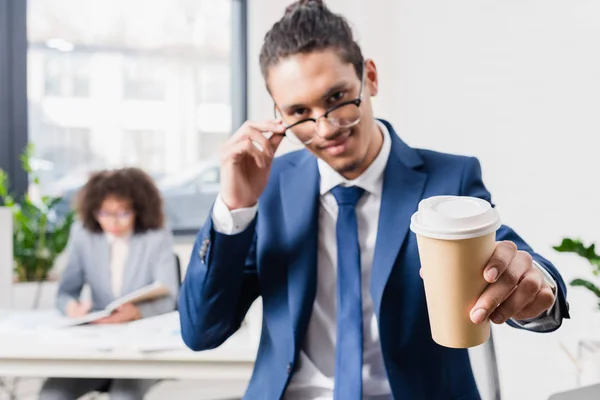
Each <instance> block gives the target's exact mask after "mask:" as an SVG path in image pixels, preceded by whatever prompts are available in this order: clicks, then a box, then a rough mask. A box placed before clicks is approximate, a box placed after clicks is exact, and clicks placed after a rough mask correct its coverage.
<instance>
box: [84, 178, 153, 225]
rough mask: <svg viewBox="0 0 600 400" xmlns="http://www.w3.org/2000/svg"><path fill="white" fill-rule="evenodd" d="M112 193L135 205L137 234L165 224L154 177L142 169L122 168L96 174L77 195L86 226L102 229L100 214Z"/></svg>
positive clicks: (133, 207)
mask: <svg viewBox="0 0 600 400" xmlns="http://www.w3.org/2000/svg"><path fill="white" fill-rule="evenodd" d="M111 196H114V197H116V198H118V199H122V200H125V201H128V202H129V203H130V204H131V208H132V210H133V212H134V213H135V228H134V230H135V232H136V233H143V232H146V231H148V230H155V229H160V228H162V227H163V226H164V223H165V216H164V213H163V200H162V197H161V195H160V192H159V190H158V188H157V187H156V185H155V184H154V181H153V180H152V178H151V177H150V176H149V175H148V174H147V173H145V172H144V171H142V170H141V169H139V168H122V169H115V170H105V171H98V172H95V173H93V174H92V175H91V176H90V179H89V180H88V181H87V183H86V184H85V186H84V187H83V188H82V189H81V190H80V191H79V193H78V194H77V197H76V199H75V209H76V211H77V214H78V216H79V219H80V220H81V222H82V224H83V227H84V228H86V229H87V230H89V231H91V232H98V233H100V232H102V228H101V227H100V224H99V223H98V221H97V220H96V213H97V212H98V211H99V210H100V207H101V206H102V203H103V202H104V200H105V199H106V198H108V197H111Z"/></svg>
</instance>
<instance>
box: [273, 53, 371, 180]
mask: <svg viewBox="0 0 600 400" xmlns="http://www.w3.org/2000/svg"><path fill="white" fill-rule="evenodd" d="M267 84H268V87H269V90H270V92H271V95H272V96H273V99H274V101H275V104H276V107H277V109H278V111H279V113H280V115H281V117H282V118H283V121H284V123H286V124H287V125H291V124H293V123H294V122H297V121H300V120H302V119H305V118H315V119H316V118H319V117H321V116H322V115H323V114H324V113H325V112H326V111H327V110H328V109H330V108H331V107H334V106H335V105H338V104H341V103H343V102H346V101H349V100H354V99H356V98H357V97H358V96H359V94H360V91H361V79H360V78H359V77H358V76H357V74H356V70H355V69H354V66H353V65H352V64H349V63H346V62H344V61H343V60H342V59H341V58H340V57H339V55H338V54H337V53H336V52H335V51H334V50H325V51H320V52H312V53H308V54H297V55H293V56H290V57H288V58H286V59H284V60H282V61H280V62H279V63H278V64H276V65H274V66H272V67H271V68H270V69H269V76H268V82H267ZM376 88H377V72H376V69H375V65H374V64H373V63H372V62H371V61H367V62H366V63H365V87H364V88H363V89H362V93H363V94H362V99H363V101H362V103H361V105H360V113H361V118H360V122H359V123H358V124H357V125H355V126H352V127H350V128H339V127H336V126H334V125H332V124H331V123H329V122H328V121H327V120H326V119H324V118H321V119H320V120H319V122H318V124H317V125H316V135H315V136H314V139H313V141H312V142H311V143H310V144H308V145H307V146H306V147H307V148H308V149H309V150H310V151H311V152H312V153H313V154H315V155H316V156H317V157H319V158H321V159H322V160H324V161H325V162H327V163H328V164H329V165H331V167H333V168H334V169H335V170H336V171H338V172H339V173H340V174H342V175H344V176H346V177H353V176H355V175H358V174H360V173H361V172H362V171H364V169H365V168H366V167H367V166H368V165H369V164H370V163H371V161H372V160H373V158H374V157H375V155H376V154H377V152H378V151H379V148H378V146H379V145H380V142H381V140H378V139H380V138H378V137H377V136H376V132H378V130H377V128H376V125H375V122H374V119H373V112H372V108H371V101H370V96H371V95H374V94H375V93H376V90H377V89H376ZM356 111H357V112H358V110H356ZM306 124H308V125H309V126H315V125H314V124H313V123H312V122H308V123H306Z"/></svg>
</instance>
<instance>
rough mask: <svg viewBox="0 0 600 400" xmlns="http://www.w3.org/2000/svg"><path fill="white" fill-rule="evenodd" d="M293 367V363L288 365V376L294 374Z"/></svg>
mask: <svg viewBox="0 0 600 400" xmlns="http://www.w3.org/2000/svg"><path fill="white" fill-rule="evenodd" d="M292 367H293V365H292V363H291V362H290V363H288V365H287V373H288V374H291V373H292Z"/></svg>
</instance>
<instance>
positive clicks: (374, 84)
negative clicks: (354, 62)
mask: <svg viewBox="0 0 600 400" xmlns="http://www.w3.org/2000/svg"><path fill="white" fill-rule="evenodd" d="M364 68H365V85H366V86H367V88H368V89H369V94H370V95H371V96H377V93H378V92H379V74H378V72H377V66H376V65H375V62H374V61H373V60H371V59H367V60H365V67H364Z"/></svg>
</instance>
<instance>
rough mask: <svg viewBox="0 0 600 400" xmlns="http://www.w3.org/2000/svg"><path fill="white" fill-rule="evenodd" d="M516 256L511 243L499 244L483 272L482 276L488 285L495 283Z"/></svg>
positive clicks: (515, 249) (513, 245)
mask: <svg viewBox="0 0 600 400" xmlns="http://www.w3.org/2000/svg"><path fill="white" fill-rule="evenodd" d="M516 254H517V246H516V245H515V244H514V243H513V242H508V241H505V242H499V243H498V244H497V245H496V250H495V251H494V254H493V255H492V257H491V258H490V260H489V261H488V264H487V266H486V267H485V269H484V271H483V276H484V278H485V280H486V281H488V282H489V283H494V282H496V281H497V280H498V279H499V278H500V276H502V274H503V273H504V271H506V268H508V266H509V264H510V263H511V261H512V260H513V258H515V256H516Z"/></svg>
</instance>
